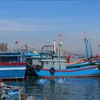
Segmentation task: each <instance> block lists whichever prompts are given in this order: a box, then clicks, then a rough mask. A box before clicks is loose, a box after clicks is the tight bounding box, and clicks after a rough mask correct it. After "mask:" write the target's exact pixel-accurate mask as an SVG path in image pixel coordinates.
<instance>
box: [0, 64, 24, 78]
mask: <svg viewBox="0 0 100 100" xmlns="http://www.w3.org/2000/svg"><path fill="white" fill-rule="evenodd" d="M25 69H26V65H24V66H0V79H3V80H9V79H11V80H15V79H23V78H24V76H25Z"/></svg>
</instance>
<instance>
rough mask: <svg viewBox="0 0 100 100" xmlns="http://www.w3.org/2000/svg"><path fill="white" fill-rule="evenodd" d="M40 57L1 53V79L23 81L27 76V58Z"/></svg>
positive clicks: (20, 53)
mask: <svg viewBox="0 0 100 100" xmlns="http://www.w3.org/2000/svg"><path fill="white" fill-rule="evenodd" d="M31 56H34V57H36V56H39V54H33V53H30V52H28V53H27V52H0V79H3V80H10V79H11V80H16V79H18V80H22V79H24V76H25V69H26V62H27V61H26V57H31Z"/></svg>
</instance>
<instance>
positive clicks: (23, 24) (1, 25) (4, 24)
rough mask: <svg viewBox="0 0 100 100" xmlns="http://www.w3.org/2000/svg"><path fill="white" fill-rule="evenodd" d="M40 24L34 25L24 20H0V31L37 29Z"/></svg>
mask: <svg viewBox="0 0 100 100" xmlns="http://www.w3.org/2000/svg"><path fill="white" fill-rule="evenodd" d="M41 29H42V28H41V26H36V25H33V24H31V23H29V22H28V21H25V20H22V21H21V20H0V31H4V32H5V31H39V30H41Z"/></svg>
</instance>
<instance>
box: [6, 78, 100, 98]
mask: <svg viewBox="0 0 100 100" xmlns="http://www.w3.org/2000/svg"><path fill="white" fill-rule="evenodd" d="M7 84H12V85H18V86H21V87H22V88H23V90H24V93H25V94H27V95H28V96H29V99H30V98H31V99H30V100H100V77H94V78H93V77H92V78H56V79H38V80H36V81H35V82H32V81H29V82H28V81H26V82H18V81H17V83H16V82H10V83H9V82H8V83H7ZM33 98H34V99H33ZM29 99H27V100H29Z"/></svg>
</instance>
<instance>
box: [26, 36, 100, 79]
mask: <svg viewBox="0 0 100 100" xmlns="http://www.w3.org/2000/svg"><path fill="white" fill-rule="evenodd" d="M84 40H85V44H86V55H87V59H86V60H85V61H78V62H76V63H72V64H71V63H69V62H68V63H69V64H66V57H62V55H61V49H62V48H61V47H62V46H61V44H59V52H58V56H57V57H56V56H54V54H53V52H42V53H43V54H42V53H41V57H37V58H36V57H28V58H27V60H28V61H30V62H31V63H28V64H27V65H26V72H25V76H39V77H90V76H100V59H99V58H98V59H97V60H93V59H92V53H91V54H89V48H88V41H87V39H86V38H85V39H84ZM53 46H54V45H53ZM43 47H47V45H46V46H43ZM53 48H54V47H53ZM53 51H54V50H53ZM90 55H91V56H90Z"/></svg>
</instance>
